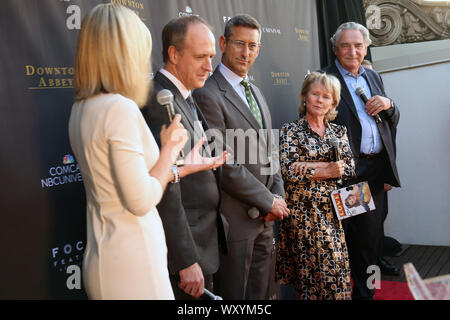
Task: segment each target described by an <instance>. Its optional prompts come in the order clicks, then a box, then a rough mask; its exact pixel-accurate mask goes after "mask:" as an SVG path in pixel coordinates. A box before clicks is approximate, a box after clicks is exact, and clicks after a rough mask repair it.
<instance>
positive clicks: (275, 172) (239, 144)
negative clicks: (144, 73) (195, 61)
mask: <svg viewBox="0 0 450 320" xmlns="http://www.w3.org/2000/svg"><path fill="white" fill-rule="evenodd" d="M260 39H261V28H260V25H259V23H258V22H257V21H256V20H255V19H254V18H252V17H250V16H248V15H241V16H236V17H233V18H232V19H230V20H229V21H228V22H227V24H226V26H225V33H224V35H223V36H221V37H220V49H221V51H222V61H221V63H220V65H219V66H218V67H217V68H216V70H215V71H214V73H213V75H212V76H211V77H210V78H209V79H208V80H207V81H206V84H205V86H204V87H203V88H201V89H197V90H195V92H194V96H195V98H196V101H197V103H198V105H199V107H200V109H201V110H202V112H203V114H204V115H205V117H206V120H207V121H208V124H209V125H210V127H211V128H214V129H216V130H218V131H219V134H218V135H216V136H215V138H216V139H219V140H220V139H222V140H221V144H222V143H223V145H226V146H227V148H230V149H229V150H230V151H231V153H232V158H233V163H232V164H225V165H224V166H223V170H222V171H223V175H222V182H221V187H222V203H221V208H222V212H223V214H224V215H225V217H226V218H227V221H228V222H229V226H230V229H229V235H228V242H227V247H228V255H227V256H223V255H222V256H221V261H220V268H219V271H218V273H217V276H216V277H215V282H214V285H215V286H216V288H217V290H218V293H219V294H220V295H221V296H223V298H224V299H267V298H268V291H269V282H270V279H271V273H272V272H273V270H272V268H271V252H272V249H273V221H272V220H275V219H283V217H284V216H287V214H288V213H289V210H288V209H287V207H286V203H285V202H284V200H283V199H282V196H283V195H284V187H283V181H282V178H281V175H280V171H279V162H278V148H277V144H275V141H274V138H273V136H272V132H271V129H272V123H271V117H270V111H269V108H268V106H267V103H266V100H265V99H264V97H263V95H262V93H261V92H260V90H259V89H258V88H257V87H256V86H254V85H253V84H251V83H249V82H248V76H247V73H248V71H249V69H250V68H251V66H252V65H253V63H254V61H255V59H256V58H257V56H258V54H259V49H260ZM262 129H265V130H262ZM230 133H231V134H230ZM225 137H226V139H225Z"/></svg>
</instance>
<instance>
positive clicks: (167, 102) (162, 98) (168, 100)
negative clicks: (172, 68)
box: [156, 89, 175, 122]
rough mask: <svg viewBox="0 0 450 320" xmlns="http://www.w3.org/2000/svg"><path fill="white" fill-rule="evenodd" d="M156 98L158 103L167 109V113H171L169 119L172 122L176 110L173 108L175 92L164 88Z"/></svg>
mask: <svg viewBox="0 0 450 320" xmlns="http://www.w3.org/2000/svg"><path fill="white" fill-rule="evenodd" d="M156 100H157V101H158V103H159V104H160V105H162V106H164V107H166V109H167V114H168V115H169V120H170V122H172V118H173V116H174V115H175V110H174V108H173V103H172V101H173V94H172V92H170V90H167V89H163V90H161V91H160V92H158V94H157V95H156Z"/></svg>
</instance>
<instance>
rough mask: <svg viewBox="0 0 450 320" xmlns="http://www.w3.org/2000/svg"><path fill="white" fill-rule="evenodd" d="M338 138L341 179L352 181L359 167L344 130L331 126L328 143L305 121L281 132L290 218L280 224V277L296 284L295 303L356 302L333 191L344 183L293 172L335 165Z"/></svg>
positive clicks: (283, 172) (278, 259)
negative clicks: (304, 165) (301, 165)
mask: <svg viewBox="0 0 450 320" xmlns="http://www.w3.org/2000/svg"><path fill="white" fill-rule="evenodd" d="M333 138H337V139H338V141H339V145H340V150H341V154H340V157H341V160H344V163H345V164H344V168H345V172H344V175H343V176H342V178H343V179H349V178H351V177H353V176H354V167H355V165H354V161H353V154H352V151H351V149H350V145H349V141H348V138H347V130H346V128H345V127H344V126H339V125H336V124H333V123H330V122H328V123H327V125H326V130H325V134H324V137H323V139H322V138H321V137H320V136H319V135H318V134H317V133H316V132H314V131H313V130H312V129H311V127H310V126H309V123H308V121H307V120H306V118H305V117H301V118H300V119H299V120H298V121H296V122H292V123H289V124H285V125H284V126H283V128H282V129H281V136H280V163H281V173H282V175H283V179H284V182H285V190H286V203H287V205H288V208H289V209H290V210H291V213H290V215H289V217H288V218H285V219H284V220H283V221H281V224H280V234H279V237H280V238H279V243H278V247H277V262H276V278H277V280H278V281H279V283H281V284H293V285H294V288H295V292H296V298H297V299H301V300H316V299H317V300H335V299H336V300H339V299H350V297H351V283H350V262H349V258H348V251H347V246H346V243H345V236H344V231H343V229H342V225H341V222H340V221H339V220H338V219H337V218H336V215H335V213H334V210H333V203H332V202H331V198H330V194H331V191H333V190H335V189H338V188H340V187H341V185H340V183H339V182H340V181H339V180H340V179H335V178H330V179H326V180H310V178H311V176H312V174H313V170H312V169H308V170H307V171H306V174H305V175H304V176H299V175H297V174H295V173H294V171H293V170H292V169H291V168H290V166H291V165H292V164H293V163H294V162H304V161H308V162H309V161H323V162H330V161H334V156H333V154H334V153H333V152H334V151H333V147H332V146H331V144H330V140H331V139H333Z"/></svg>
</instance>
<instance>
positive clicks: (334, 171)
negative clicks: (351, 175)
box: [327, 160, 345, 178]
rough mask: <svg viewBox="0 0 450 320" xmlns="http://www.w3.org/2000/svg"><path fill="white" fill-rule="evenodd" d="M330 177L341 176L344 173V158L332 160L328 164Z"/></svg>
mask: <svg viewBox="0 0 450 320" xmlns="http://www.w3.org/2000/svg"><path fill="white" fill-rule="evenodd" d="M327 169H328V178H339V177H341V176H342V175H343V174H344V171H345V170H344V160H339V161H336V162H330V163H329V164H328V166H327Z"/></svg>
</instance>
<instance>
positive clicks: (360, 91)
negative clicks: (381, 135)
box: [356, 87, 381, 123]
mask: <svg viewBox="0 0 450 320" xmlns="http://www.w3.org/2000/svg"><path fill="white" fill-rule="evenodd" d="M356 94H357V95H358V96H359V97H360V98H361V100H362V101H363V102H364V103H366V104H367V101H369V99H368V98H367V96H366V93H365V92H364V89H363V88H361V87H358V88H356ZM374 118H375V122H376V123H381V117H380V115H379V114H376V115H375V116H374Z"/></svg>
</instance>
